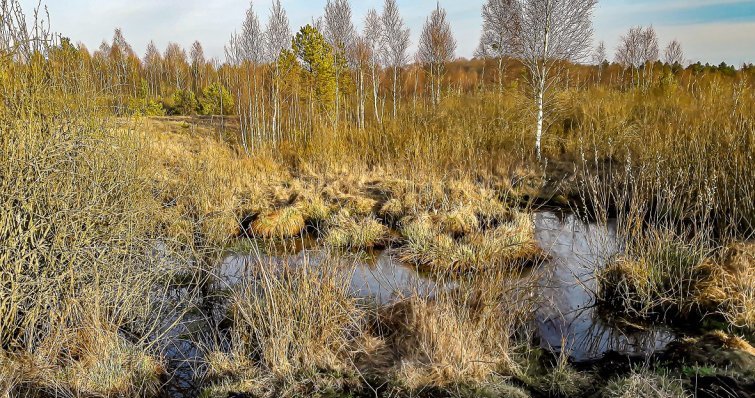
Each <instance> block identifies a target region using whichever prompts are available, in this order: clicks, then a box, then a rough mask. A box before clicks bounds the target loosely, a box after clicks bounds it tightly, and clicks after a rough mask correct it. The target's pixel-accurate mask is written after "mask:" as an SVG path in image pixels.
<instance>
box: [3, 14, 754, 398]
mask: <svg viewBox="0 0 755 398" xmlns="http://www.w3.org/2000/svg"><path fill="white" fill-rule="evenodd" d="M13 3H14V2H12V1H11V2H9V3H8V4H13ZM2 4H3V7H4V8H3V10H5V9H6V8H5V7H9V8H8V9H9V10H13V9H14V8H12V6H6V2H3V3H2ZM438 12H440V11H438ZM15 18H18V16H16V17H15ZM23 23H24V24H25V23H26V22H23ZM35 23H36V24H39V21H37V22H35ZM3 24H5V26H4V28H3V29H6V30H10V29H12V28H14V27H15V28H16V29H18V26H19V25H18V24H17V23H16V24H14V23H13V18H10V19H4V20H3ZM4 31H5V30H4ZM40 31H41V32H42V33H39V32H40ZM44 32H45V30H44V24H41V25H40V29H37V34H38V36H36V37H34V36H28V34H27V37H26V40H27V42H26V45H27V46H26V47H24V46H23V45H19V46H18V47H17V48H16V49H15V50H11V49H10V48H4V49H3V50H2V52H0V396H7V397H53V396H54V397H137V396H138V397H160V396H166V397H194V396H201V397H246V396H249V397H277V396H287V397H305V396H321V397H362V396H364V397H367V396H370V397H403V396H407V397H409V396H420V397H472V396H486V397H530V396H533V397H698V396H700V397H702V396H713V397H735V396H741V397H748V396H752V394H753V392H755V348H753V346H752V345H751V344H755V240H753V233H755V162H754V161H753V153H755V148H754V147H753V145H755V90H753V79H755V69H753V68H752V67H749V68H748V67H743V68H741V69H739V70H735V69H730V68H719V69H717V68H707V69H706V68H702V67H700V68H696V67H690V68H687V69H684V68H681V67H680V66H679V65H669V64H662V63H660V62H658V63H655V64H652V63H650V64H647V65H645V66H644V67H643V69H642V71H643V77H644V78H645V79H644V80H643V83H642V84H635V80H634V79H635V73H637V74H638V75H639V72H638V71H636V70H630V69H627V68H625V67H623V66H621V65H617V64H611V65H608V64H607V63H606V64H601V65H595V66H590V65H579V64H568V65H566V66H564V69H563V70H564V71H565V72H566V73H568V76H570V78H567V79H564V80H563V82H562V84H559V85H558V86H557V87H554V88H552V89H551V91H552V92H551V91H549V92H548V93H547V95H548V96H549V101H550V103H552V104H556V105H555V106H553V107H552V108H549V112H548V113H547V115H546V120H547V123H546V125H545V128H544V134H543V141H542V153H541V154H539V156H538V154H536V153H535V152H534V151H533V147H534V146H533V140H534V138H533V137H532V129H531V124H532V115H533V114H534V113H536V110H534V109H533V107H532V104H531V103H530V102H531V101H529V100H528V99H529V97H528V96H529V93H528V92H527V91H528V88H527V87H525V86H526V84H525V83H524V81H525V80H524V78H523V76H524V75H525V74H526V73H527V72H526V71H525V69H523V67H522V65H521V64H520V63H519V62H518V61H517V60H515V59H506V60H505V62H504V61H501V62H498V60H494V59H490V60H485V59H475V60H471V61H462V60H459V61H454V62H451V63H449V64H448V65H445V66H444V69H443V70H444V71H447V73H445V74H444V75H442V76H437V75H433V76H431V78H432V79H435V80H432V81H433V85H432V87H433V88H432V90H433V91H432V92H433V97H432V100H430V99H428V98H424V97H423V96H422V93H423V92H424V91H423V90H424V89H420V90H419V91H418V90H417V86H418V85H419V86H420V87H424V84H425V83H424V80H425V79H426V78H428V77H427V76H425V75H424V73H425V72H424V71H422V70H421V68H420V66H421V65H409V66H406V67H404V68H399V69H401V70H400V71H397V70H396V69H393V70H391V69H389V68H385V70H384V71H382V72H383V74H384V75H385V76H384V77H383V79H382V80H381V79H378V81H375V82H370V83H371V84H372V83H374V84H375V87H376V88H375V89H376V90H378V91H380V92H381V93H382V95H383V97H382V98H379V97H378V96H375V97H374V101H375V103H374V104H370V105H374V107H365V103H364V102H362V101H364V100H365V99H364V98H360V97H358V96H357V97H353V96H351V94H352V93H353V92H354V91H358V90H364V88H361V89H358V88H357V87H359V85H358V84H355V83H359V82H360V80H359V79H364V77H363V76H361V74H359V73H357V75H359V76H361V77H358V78H356V79H354V80H348V78H345V80H344V81H342V82H339V86H338V87H339V88H338V90H333V91H334V92H335V94H333V95H336V96H338V95H340V96H341V97H339V100H338V101H334V104H331V106H335V108H332V107H322V108H317V109H315V108H314V106H313V105H312V104H313V102H311V101H312V99H311V98H309V99H308V97H307V95H313V93H317V94H318V95H324V94H323V93H330V91H331V90H330V89H328V90H325V89H322V88H317V87H314V86H307V84H315V83H313V82H311V81H307V80H306V78H311V76H310V75H309V74H308V73H310V72H308V71H307V70H305V69H303V68H302V69H295V70H293V71H292V70H288V69H286V70H285V72H286V73H290V76H288V77H290V78H291V79H288V80H287V79H282V78H281V76H278V73H282V72H281V71H282V69H279V67H280V66H281V65H286V64H283V63H282V62H283V61H284V60H287V59H288V60H290V58H291V57H294V56H295V55H294V54H292V53H290V52H285V51H284V52H283V53H282V54H281V59H279V60H276V61H275V62H273V63H272V64H265V65H262V66H260V65H252V64H249V63H241V64H233V65H232V64H224V65H222V66H221V65H214V66H213V65H212V64H210V63H208V62H205V63H203V64H201V65H200V66H201V68H198V67H197V64H194V65H193V66H192V65H189V64H188V63H186V62H184V63H183V64H179V65H178V66H176V65H173V66H172V68H173V69H169V67H167V66H166V69H165V70H164V71H163V72H161V73H168V74H174V75H179V77H178V78H176V76H168V77H165V76H162V75H160V76H159V77H154V76H157V75H153V73H152V71H151V70H150V69H149V68H148V67H147V66H148V65H147V63H146V61H145V63H144V64H145V65H142V62H141V61H140V60H139V59H138V58H135V57H134V56H133V51H132V50H130V48H128V46H127V43H125V41H123V38H122V36H121V35H120V32H119V33H118V34H117V35H116V40H114V42H113V45H112V46H108V47H109V48H108V50H109V51H108V52H104V51H103V50H100V51H98V52H97V53H95V54H94V55H90V54H89V52H88V50H86V48H84V47H83V46H79V47H74V46H72V45H71V43H70V41H68V40H61V39H59V38H58V39H56V38H55V37H54V36H49V37H48V36H46V34H45V33H44ZM305 33H306V34H307V35H314V38H312V37H309V36H306V35H305ZM318 34H319V33H317V30H316V29H315V28H312V27H308V28H307V29H303V30H302V32H300V36H297V40H298V41H299V42H300V43H299V44H300V45H305V44H301V43H309V42H306V40H308V39H311V40H313V42H312V43H315V44H317V45H318V46H320V45H322V46H326V47H327V46H328V44H327V43H325V42H321V40H319V39H318V37H317V35H318ZM18 43H24V42H23V41H18ZM310 44H311V43H310ZM312 45H314V44H312ZM24 49H26V50H28V51H26V52H24V51H23V50H24ZM287 51H288V50H287ZM329 51H332V49H331V50H329ZM331 55H332V54H331ZM158 56H159V53H158ZM184 58H185V57H184ZM318 59H319V58H318ZM320 60H321V61H322V59H320ZM279 61H280V63H279ZM294 61H295V59H294ZM296 65H298V64H296ZM273 66H274V68H273ZM289 66H291V65H289ZM331 66H333V65H331ZM257 67H259V69H258V68H257ZM361 67H364V68H367V69H366V71H370V69H369V63H366V64H364V65H363V66H361ZM361 67H360V68H361ZM496 67H499V68H502V70H501V71H500V73H499V74H497V73H491V72H490V71H491V70H496V69H495V68H496ZM504 67H505V71H506V73H504V72H503V68H504ZM292 68H293V66H292ZM486 68H487V70H488V72H487V75H486V74H485V73H486V72H485V70H486ZM124 71H127V72H128V73H125V72H124ZM361 71H362V70H361V69H360V70H359V71H357V72H361ZM433 71H436V69H433ZM200 72H201V73H200ZM352 72H354V71H351V72H349V71H346V72H343V75H349V76H350V75H353V73H352ZM372 72H374V70H372ZM434 73H436V72H434ZM158 75H159V74H158ZM496 75H498V76H499V78H500V81H496V80H495V79H496ZM180 76H183V77H180ZM391 76H394V80H391V79H390V77H391ZM153 77H154V78H153ZM396 77H398V79H399V80H400V82H399V83H398V90H399V91H400V92H399V93H398V94H397V93H396V91H395V90H397V89H396V87H397V82H396V81H395V79H396ZM257 78H259V83H258V81H257ZM142 79H143V80H142ZM182 79H186V81H188V82H190V83H181V84H180V85H173V84H174V83H173V82H180V81H181V80H182ZM115 80H118V81H117V82H115ZM365 82H366V81H361V83H365ZM252 84H255V85H256V84H259V86H256V87H257V88H258V90H259V92H261V93H262V94H261V95H268V96H270V95H273V96H276V97H275V99H276V101H274V102H273V101H270V102H265V101H260V102H255V101H257V100H256V99H254V98H255V93H254V92H251V91H246V92H242V91H241V90H240V87H247V88H249V87H251V85H252ZM341 84H342V85H341ZM296 85H299V86H296ZM378 86H379V87H378ZM412 87H413V91H412ZM391 88H392V89H393V90H390V89H391ZM264 90H268V91H264ZM170 91H172V92H173V93H172V94H170V95H168V94H167V93H168V92H170ZM179 91H180V92H179ZM441 91H442V92H443V97H442V98H441V96H440V92H441ZM386 92H387V93H390V94H392V98H396V102H393V103H390V99H388V98H391V96H386V95H385V94H386ZM176 93H178V94H176ZM188 93H191V95H189V94H188ZM412 93H413V94H412ZM418 93H419V94H418ZM363 94H364V93H363ZM197 95H199V97H200V100H199V101H197V100H196V99H195V101H194V102H196V103H194V104H193V106H190V107H188V108H186V109H188V111H187V112H186V113H195V111H196V109H198V108H199V109H206V110H207V111H206V112H200V113H207V115H169V116H166V115H165V108H164V107H163V105H164V104H165V103H167V102H170V101H173V102H176V101H177V102H180V103H183V102H185V101H184V100H185V98H187V97H194V96H197ZM328 95H330V94H328ZM250 96H251V97H250ZM158 97H159V99H158ZM226 97H228V98H226ZM229 98H230V99H229ZM214 99H217V100H218V101H214ZM168 100H170V101H168ZM161 101H162V102H161ZM318 101H320V100H318ZM386 101H387V102H389V105H388V106H393V107H394V109H396V111H394V114H395V116H393V117H390V115H388V114H387V113H385V112H384V110H382V111H381V109H382V108H384V107H385V106H386ZM229 102H232V103H233V104H234V105H232V106H231V107H232V108H233V110H228V109H226V108H225V107H224V106H225V105H224V104H227V103H229ZM158 103H160V104H158ZM317 103H320V104H321V103H322V102H321V101H320V102H317ZM172 105H173V107H172V108H171V109H179V108H181V107H180V106H178V105H180V104H175V103H174V104H172ZM216 105H218V106H216ZM266 107H267V108H266ZM365 108H368V110H369V112H366V111H365ZM369 108H374V110H375V111H374V112H373V111H372V110H371V109H369ZM266 111H268V112H271V113H272V112H274V114H275V115H276V116H275V117H274V118H275V119H273V120H275V122H274V123H275V124H274V125H268V124H266V123H267V122H266V121H265V120H266V119H264V117H260V116H259V115H260V114H264V113H265V112H266ZM175 113H180V112H178V111H176V112H175ZM388 113H390V112H388ZM333 114H338V115H339V116H338V118H337V119H336V118H333V117H332V116H333ZM365 115H367V116H365ZM370 115H371V116H372V118H370V117H369V116H370ZM260 132H265V134H269V136H268V135H263V134H260ZM539 157H540V159H538V158H539Z"/></svg>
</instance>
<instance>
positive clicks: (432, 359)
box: [379, 273, 534, 391]
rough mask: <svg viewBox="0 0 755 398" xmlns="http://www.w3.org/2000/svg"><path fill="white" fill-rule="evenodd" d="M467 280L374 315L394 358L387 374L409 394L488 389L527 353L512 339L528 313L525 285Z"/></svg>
mask: <svg viewBox="0 0 755 398" xmlns="http://www.w3.org/2000/svg"><path fill="white" fill-rule="evenodd" d="M472 279H474V281H471V280H470V281H465V282H461V283H460V284H459V285H458V286H457V287H456V288H455V289H452V290H449V291H439V292H437V293H436V295H435V296H434V297H433V298H428V297H419V296H412V297H410V298H409V299H407V300H406V301H403V302H400V303H397V304H394V305H392V306H390V307H386V308H382V309H380V310H379V311H380V313H379V316H380V318H381V325H382V326H381V327H382V328H383V329H381V330H384V331H385V333H386V334H385V337H384V338H385V339H386V342H387V345H388V347H390V349H391V350H392V352H394V357H395V358H397V360H396V361H395V362H394V363H393V365H392V366H391V367H390V369H389V370H388V371H389V372H390V374H391V375H392V376H391V377H392V378H393V379H395V380H396V381H397V382H399V383H401V384H402V385H404V386H406V387H407V388H408V389H409V390H410V391H417V390H421V389H425V388H431V387H439V388H449V389H451V390H453V389H454V386H467V387H481V386H489V385H491V384H496V383H501V382H502V381H501V380H500V379H499V378H500V377H503V378H504V379H505V377H511V376H515V375H518V374H519V373H520V372H521V371H522V369H521V366H520V363H521V360H522V355H523V354H524V351H526V349H525V350H520V348H522V347H521V346H519V343H518V342H517V339H516V337H515V336H516V335H517V334H518V333H521V332H523V331H524V327H525V325H526V323H527V319H528V317H530V316H531V314H532V312H530V311H531V310H532V308H533V307H532V306H533V305H534V302H533V301H532V300H531V299H530V296H528V295H527V294H526V293H525V291H526V288H525V286H527V284H528V283H529V281H527V280H526V278H523V279H521V280H512V279H510V278H509V276H507V275H504V274H503V273H495V274H493V275H489V276H488V277H485V278H472ZM483 279H484V280H483ZM493 286H496V288H493Z"/></svg>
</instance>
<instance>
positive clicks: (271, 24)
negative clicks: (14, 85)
mask: <svg viewBox="0 0 755 398" xmlns="http://www.w3.org/2000/svg"><path fill="white" fill-rule="evenodd" d="M3 4H6V2H4V3H3ZM7 4H9V5H10V4H16V3H15V2H8V3H7ZM596 4H597V0H486V1H485V3H484V4H483V7H482V10H481V11H482V19H483V25H482V33H481V38H480V43H479V46H478V49H477V51H476V53H475V58H474V59H472V60H461V59H457V56H456V47H457V43H456V39H455V37H454V34H453V30H452V27H451V24H450V21H449V19H448V15H447V12H446V11H445V9H443V8H442V7H441V5H440V3H437V4H436V6H435V8H434V9H432V10H431V11H430V13H429V15H428V16H427V18H426V21H425V23H424V26H423V28H422V31H421V32H420V35H419V41H418V43H416V44H417V46H416V48H417V51H416V52H415V53H414V54H411V53H410V51H409V49H410V47H411V44H412V43H411V40H410V37H411V35H410V30H409V28H408V27H407V25H406V23H405V21H404V19H403V17H402V15H401V12H400V10H399V7H398V5H397V3H396V0H385V1H384V4H383V7H382V8H381V9H380V10H377V9H371V10H369V11H368V12H367V13H366V15H364V17H363V23H362V26H363V28H362V29H361V30H357V28H356V27H355V24H354V16H353V15H352V9H351V5H350V3H349V1H348V0H328V1H327V4H326V6H325V9H324V14H323V16H322V17H320V18H317V19H314V20H313V21H312V22H311V23H310V24H308V25H306V26H303V27H301V28H300V29H298V30H297V31H295V32H294V31H292V29H291V26H290V23H289V20H288V16H287V13H286V10H285V9H284V7H283V6H282V4H281V2H280V0H274V1H273V3H272V7H271V8H270V10H269V13H268V17H267V20H266V21H264V23H263V22H262V21H261V20H260V17H259V15H258V13H257V10H256V8H255V5H254V3H250V6H249V8H248V9H247V11H246V13H245V15H244V19H243V21H242V22H241V24H240V27H239V29H237V30H236V31H235V32H234V33H232V34H231V35H230V38H229V40H228V42H227V44H226V46H225V59H224V60H223V61H220V60H218V59H207V57H206V56H205V52H204V49H203V47H202V44H201V43H200V42H199V41H196V42H194V43H193V45H192V46H191V48H190V49H188V51H187V50H186V49H184V48H182V47H181V46H180V45H179V44H177V43H169V44H168V45H167V47H166V48H165V49H164V50H163V51H160V50H159V49H158V48H157V46H156V45H155V43H154V42H150V43H149V44H148V46H147V49H146V53H145V54H144V55H143V56H140V55H138V54H137V53H136V52H135V51H134V50H133V48H132V47H131V45H130V44H129V43H128V42H127V40H126V39H125V37H124V34H123V32H122V31H121V30H120V29H116V30H115V33H114V36H113V38H112V40H111V41H103V43H102V44H101V45H100V47H99V48H98V49H96V50H95V51H94V52H90V51H89V50H88V49H87V48H86V47H85V46H84V45H82V44H78V45H73V44H72V42H71V41H70V40H68V39H65V38H61V39H59V40H57V41H56V43H55V45H53V46H40V44H39V43H32V42H27V41H25V40H24V39H23V37H15V38H14V37H10V35H9V34H7V33H2V32H0V33H2V34H0V39H2V40H3V41H4V43H5V47H6V48H11V46H22V47H23V48H22V50H23V51H15V52H14V53H15V54H16V58H17V59H15V60H14V62H25V61H29V60H31V59H32V58H34V56H35V55H34V54H37V57H39V58H41V59H42V60H44V61H45V62H54V63H55V64H56V65H59V66H60V68H63V69H65V68H68V69H71V68H77V70H79V73H86V74H87V76H90V77H91V80H92V82H93V84H94V85H96V86H97V90H98V91H99V92H101V93H103V94H106V95H105V97H106V101H105V103H103V107H107V108H108V109H111V110H112V112H114V113H115V114H118V115H123V114H133V113H139V114H143V115H149V116H159V115H192V114H203V115H226V116H228V115H235V116H236V117H237V118H238V120H239V123H240V127H241V132H242V134H241V141H242V144H243V146H244V147H245V148H246V149H247V150H250V151H251V150H254V148H255V147H257V146H260V145H266V144H269V143H272V144H277V143H279V142H282V141H286V140H307V139H311V138H312V137H313V135H314V134H316V133H317V131H318V130H319V129H323V128H328V129H330V128H340V127H345V128H357V129H364V128H367V127H368V126H380V125H383V124H384V123H387V122H391V121H394V120H397V119H399V118H400V117H402V115H403V114H407V115H411V114H414V113H416V112H417V111H418V110H419V109H430V110H432V109H434V108H436V107H438V106H439V105H440V104H441V103H442V101H443V99H444V98H445V97H446V96H454V95H465V94H471V93H472V94H473V93H479V92H485V93H495V94H497V95H506V92H507V90H513V89H517V90H520V91H521V92H522V93H524V94H525V95H526V97H528V98H530V100H531V102H530V103H531V108H532V113H533V133H534V136H535V142H536V144H535V147H536V149H537V152H538V153H539V151H540V146H541V139H542V134H543V131H544V126H545V125H546V124H547V119H548V117H549V112H551V111H552V110H553V109H555V108H557V101H558V98H557V97H558V96H557V95H555V93H556V92H557V91H558V90H564V89H580V88H584V87H588V86H591V85H595V84H603V85H607V86H611V87H614V88H617V89H622V90H628V89H650V88H653V87H656V86H658V85H663V84H668V83H669V81H672V80H674V79H676V80H680V79H688V77H685V76H690V75H697V74H700V73H717V72H720V73H722V74H724V75H728V76H735V75H737V74H741V73H745V74H746V73H748V72H751V70H752V67H751V66H744V67H743V68H742V70H741V71H737V70H736V69H734V68H732V67H730V66H728V65H725V64H722V65H719V66H717V67H711V66H709V65H708V66H703V65H700V64H699V63H698V64H691V65H689V66H688V67H685V66H684V65H685V64H686V63H687V61H686V60H685V58H684V52H683V49H682V46H681V44H680V43H679V41H677V40H672V41H671V42H669V44H668V45H667V46H666V47H665V49H664V51H661V50H660V48H659V47H660V45H659V39H658V36H657V34H656V32H655V30H654V29H653V28H652V27H633V28H631V29H629V31H628V32H627V33H626V34H625V35H623V36H622V37H621V38H620V44H619V46H618V48H617V50H616V54H615V57H614V62H613V63H610V62H609V61H608V57H609V56H608V54H607V49H606V47H605V44H604V43H603V42H600V43H599V44H598V45H597V46H593V30H592V16H593V15H592V14H593V10H594V8H595V6H596ZM3 7H6V6H5V5H4V6H3ZM8 7H9V6H8ZM15 7H16V8H13V9H10V8H9V9H8V10H7V15H8V16H9V17H12V16H13V15H15V14H14V13H19V12H21V11H20V7H18V6H17V4H16V6H15ZM36 29H44V25H41V26H39V27H37V28H36ZM19 32H21V33H18V32H16V33H15V34H16V35H19V34H23V32H24V30H22V29H20V30H19ZM25 43H26V44H25ZM519 82H521V83H524V84H519Z"/></svg>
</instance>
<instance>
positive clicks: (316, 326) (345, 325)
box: [211, 262, 364, 393]
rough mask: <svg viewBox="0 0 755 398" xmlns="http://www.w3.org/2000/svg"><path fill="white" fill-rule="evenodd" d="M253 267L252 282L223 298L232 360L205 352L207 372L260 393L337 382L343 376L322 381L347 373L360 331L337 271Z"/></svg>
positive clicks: (359, 317) (331, 267)
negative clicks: (230, 378)
mask: <svg viewBox="0 0 755 398" xmlns="http://www.w3.org/2000/svg"><path fill="white" fill-rule="evenodd" d="M257 265H258V266H259V272H260V274H259V280H258V281H249V283H246V284H244V285H243V286H241V287H240V288H238V289H237V290H235V292H234V293H233V294H232V296H231V311H232V314H233V321H234V324H233V327H232V329H231V332H232V336H233V340H232V342H233V344H234V350H235V351H234V354H233V355H234V356H232V357H231V359H228V357H224V356H222V355H219V354H213V357H212V358H214V359H213V360H212V367H211V369H212V371H213V372H214V373H215V374H219V375H223V374H225V375H228V374H231V375H233V380H234V381H236V382H245V383H247V384H253V385H255V386H257V387H256V388H259V389H261V390H264V391H267V392H268V393H272V392H273V391H276V388H279V387H280V386H281V385H287V386H289V387H290V388H293V389H296V388H300V387H301V388H303V386H304V385H305V384H306V383H307V382H313V381H314V380H321V381H322V382H323V383H326V384H327V383H336V384H339V383H343V382H345V381H346V380H347V379H348V377H346V378H344V377H343V376H341V377H338V376H334V377H329V376H328V375H329V374H331V373H332V374H341V375H344V374H348V373H350V372H353V366H352V365H351V361H350V359H349V358H350V356H351V355H352V353H351V350H350V348H349V347H350V345H351V343H352V340H353V337H354V336H356V335H359V334H360V333H361V330H362V327H363V318H364V313H363V311H362V310H361V309H360V308H359V307H358V306H357V299H355V298H353V297H351V296H350V294H349V290H348V289H349V288H348V286H349V285H348V280H347V279H344V278H347V277H348V274H346V273H344V272H342V271H341V270H340V268H341V267H342V265H340V264H338V263H334V264H319V265H314V264H310V263H308V262H307V263H305V264H303V265H298V266H295V267H290V268H289V267H285V268H283V269H280V270H275V269H274V267H269V265H267V264H261V263H260V264H257ZM250 365H253V368H254V369H250V368H249V366H250ZM287 388H288V387H287ZM284 391H285V388H284ZM290 391H294V390H290ZM279 393H281V392H279Z"/></svg>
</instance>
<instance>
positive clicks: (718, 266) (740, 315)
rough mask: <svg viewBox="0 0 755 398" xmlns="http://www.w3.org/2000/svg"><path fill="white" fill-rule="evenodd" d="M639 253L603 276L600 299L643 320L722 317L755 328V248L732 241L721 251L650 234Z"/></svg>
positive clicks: (621, 259) (620, 260)
mask: <svg viewBox="0 0 755 398" xmlns="http://www.w3.org/2000/svg"><path fill="white" fill-rule="evenodd" d="M633 244H634V245H637V246H635V247H634V248H632V249H631V250H630V252H631V253H637V254H635V255H632V254H630V255H628V256H622V257H619V258H617V259H616V260H615V261H613V262H612V263H611V264H609V266H608V267H606V268H605V269H604V270H602V271H601V272H600V273H599V275H598V278H599V288H600V290H599V294H598V299H599V300H600V301H602V302H603V303H605V304H608V305H610V306H614V307H617V308H621V309H624V310H627V311H629V313H630V314H631V315H633V316H638V317H642V318H653V317H661V318H664V317H667V318H670V319H667V320H675V319H676V318H679V317H681V318H687V317H704V316H708V315H720V316H722V317H723V318H724V319H725V320H726V321H727V322H728V323H729V324H731V325H734V326H737V327H741V328H749V329H754V328H755V283H754V282H753V280H755V271H754V270H755V267H753V265H755V261H754V259H755V246H754V245H753V244H751V243H741V242H740V243H733V244H731V245H729V246H728V247H725V248H723V249H719V250H718V253H717V252H716V251H713V250H711V249H708V248H707V246H706V245H705V244H703V243H701V242H699V241H696V240H692V241H689V240H685V239H683V238H681V237H679V236H678V235H676V234H673V233H669V232H659V231H654V232H653V231H651V232H647V235H646V236H644V237H642V238H640V239H637V240H635V241H634V243H633Z"/></svg>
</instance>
